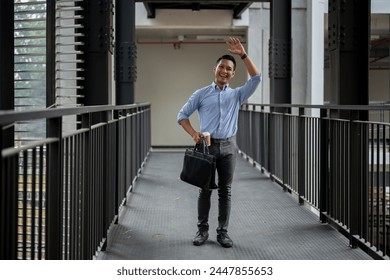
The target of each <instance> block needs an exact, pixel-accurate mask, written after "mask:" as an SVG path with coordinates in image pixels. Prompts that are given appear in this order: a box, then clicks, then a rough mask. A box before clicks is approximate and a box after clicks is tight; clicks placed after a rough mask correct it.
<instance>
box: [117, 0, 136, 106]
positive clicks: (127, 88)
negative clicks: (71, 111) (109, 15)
mask: <svg viewBox="0 0 390 280" xmlns="http://www.w3.org/2000/svg"><path fill="white" fill-rule="evenodd" d="M115 11H116V18H115V24H116V28H115V39H116V43H115V44H116V57H115V59H116V104H117V105H123V104H132V103H134V91H135V81H136V78H137V67H136V57H137V45H136V43H135V1H128V0H117V1H116V10H115Z"/></svg>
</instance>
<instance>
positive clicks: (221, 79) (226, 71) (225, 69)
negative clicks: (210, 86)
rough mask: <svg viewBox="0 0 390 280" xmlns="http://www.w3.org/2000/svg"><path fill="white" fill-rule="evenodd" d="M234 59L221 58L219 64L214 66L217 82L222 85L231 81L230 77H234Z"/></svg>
mask: <svg viewBox="0 0 390 280" xmlns="http://www.w3.org/2000/svg"><path fill="white" fill-rule="evenodd" d="M233 69H234V64H233V61H231V60H228V59H221V61H220V62H219V63H218V65H217V66H215V67H214V73H215V83H216V84H217V85H218V86H219V87H222V86H224V85H226V84H228V83H229V81H230V79H231V78H233V77H234V74H235V72H234V70H233Z"/></svg>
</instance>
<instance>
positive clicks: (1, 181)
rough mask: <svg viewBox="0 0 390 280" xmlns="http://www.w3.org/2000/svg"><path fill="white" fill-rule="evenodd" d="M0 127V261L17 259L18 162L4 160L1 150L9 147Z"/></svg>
mask: <svg viewBox="0 0 390 280" xmlns="http://www.w3.org/2000/svg"><path fill="white" fill-rule="evenodd" d="M4 134H5V133H4V131H3V127H0V186H1V187H0V244H1V245H0V260H16V259H17V258H18V252H17V248H18V244H17V242H18V238H17V236H18V223H17V221H18V180H17V178H18V177H17V174H18V160H17V155H15V156H12V158H9V159H7V161H6V159H5V158H4V157H3V154H2V150H3V149H4V148H7V147H9V145H7V144H6V143H7V142H8V139H7V137H5V136H4Z"/></svg>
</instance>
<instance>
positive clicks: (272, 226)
mask: <svg viewBox="0 0 390 280" xmlns="http://www.w3.org/2000/svg"><path fill="white" fill-rule="evenodd" d="M182 157H183V153H178V152H151V153H150V156H149V158H148V161H147V163H146V166H145V168H144V170H143V172H142V174H141V176H140V178H139V179H138V181H137V182H136V184H135V186H134V189H133V191H132V193H131V194H130V195H129V198H128V203H127V205H126V206H124V207H123V209H122V211H121V213H120V215H119V223H118V224H117V225H114V226H113V227H112V230H111V233H110V236H109V238H108V247H107V250H106V251H105V252H100V253H99V255H98V257H97V259H100V260H134V259H138V260H176V259H177V260H192V259H193V260H207V259H218V260H221V259H229V260H246V259H248V260H250V259H252V260H256V259H259V260H366V259H371V258H370V257H369V256H368V255H367V254H366V253H364V252H363V251H362V250H360V249H351V248H350V247H349V246H348V239H347V238H345V237H344V236H343V235H342V234H341V233H339V232H338V231H336V230H334V229H333V228H332V227H331V226H329V225H327V224H321V223H319V221H318V217H317V216H316V215H315V214H314V213H312V212H311V211H310V210H309V209H308V208H307V207H304V206H299V204H298V201H297V200H296V199H295V198H294V196H292V195H291V194H289V193H288V192H283V190H282V188H281V187H280V186H278V185H276V184H275V183H273V182H271V180H269V179H268V178H267V177H266V176H264V175H263V174H261V173H260V172H259V171H258V170H257V169H256V168H254V167H252V166H251V165H250V164H249V163H248V162H247V161H246V160H244V159H243V158H242V157H240V156H239V157H238V160H237V167H236V173H235V179H234V184H233V190H232V198H233V200H232V212H231V218H230V226H229V235H230V237H231V238H232V239H233V241H234V246H233V248H222V247H221V246H220V245H219V244H218V242H217V241H216V232H215V228H216V227H217V202H218V201H217V193H216V192H214V193H213V195H212V209H211V213H210V237H209V240H208V241H207V242H206V243H205V244H204V245H203V246H200V247H196V246H193V245H192V238H193V236H194V234H195V232H196V230H197V228H196V220H197V219H196V216H197V215H196V204H197V201H196V199H197V193H198V190H197V188H196V187H193V186H191V185H188V184H186V183H184V182H182V181H180V180H179V178H178V176H179V171H180V169H181V165H182Z"/></svg>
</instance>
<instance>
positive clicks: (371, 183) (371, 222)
mask: <svg viewBox="0 0 390 280" xmlns="http://www.w3.org/2000/svg"><path fill="white" fill-rule="evenodd" d="M369 127H370V128H371V147H370V152H371V164H370V169H369V170H370V175H369V176H370V187H369V191H370V203H369V207H370V210H369V213H370V228H369V237H370V238H369V242H370V243H371V245H372V244H373V239H374V238H373V236H374V226H373V224H374V203H373V202H374V163H375V161H374V146H375V140H374V137H375V136H374V135H375V133H374V130H375V128H374V125H373V124H369Z"/></svg>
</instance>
